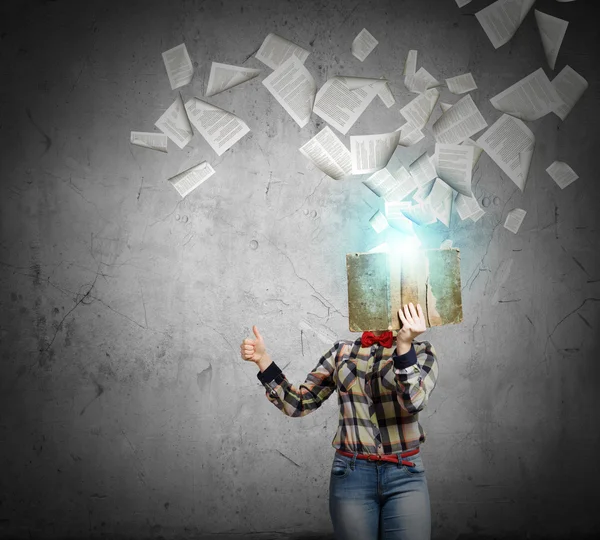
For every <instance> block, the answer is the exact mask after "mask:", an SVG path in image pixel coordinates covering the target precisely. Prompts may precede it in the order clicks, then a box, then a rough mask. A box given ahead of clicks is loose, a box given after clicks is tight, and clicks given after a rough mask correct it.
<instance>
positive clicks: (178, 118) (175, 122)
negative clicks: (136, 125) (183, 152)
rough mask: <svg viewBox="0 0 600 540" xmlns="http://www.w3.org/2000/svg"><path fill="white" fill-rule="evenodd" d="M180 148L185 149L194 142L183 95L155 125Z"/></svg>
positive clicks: (178, 96) (177, 98)
mask: <svg viewBox="0 0 600 540" xmlns="http://www.w3.org/2000/svg"><path fill="white" fill-rule="evenodd" d="M154 125H155V126H156V127H157V128H158V129H160V130H161V131H162V132H163V133H164V134H165V135H166V136H167V137H169V139H171V140H172V141H173V142H174V143H175V144H176V145H177V146H179V148H184V147H185V145H186V144H187V143H189V142H190V141H191V140H192V137H193V136H194V131H193V130H192V125H191V124H190V120H189V118H188V116H187V112H186V110H185V105H184V104H183V98H182V97H181V94H178V95H177V97H176V98H175V101H174V102H173V103H172V104H171V106H170V107H169V108H168V109H167V110H166V111H165V112H164V113H163V114H162V116H161V117H160V118H159V119H158V120H157V121H156V123H155V124H154Z"/></svg>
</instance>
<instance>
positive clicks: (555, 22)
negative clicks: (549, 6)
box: [534, 9, 569, 69]
mask: <svg viewBox="0 0 600 540" xmlns="http://www.w3.org/2000/svg"><path fill="white" fill-rule="evenodd" d="M534 13H535V20H536V22H537V26H538V30H539V31H540V37H541V38H542V46H543V47H544V54H545V55H546V60H547V62H548V65H549V66H550V69H554V65H555V64H556V57H557V56H558V51H559V49H560V46H561V44H562V42H563V39H564V37H565V32H566V31H567V26H569V23H568V21H564V20H563V19H559V18H557V17H552V16H551V15H547V14H546V13H542V12H541V11H538V10H537V9H536V10H534Z"/></svg>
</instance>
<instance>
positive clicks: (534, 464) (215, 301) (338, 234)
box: [0, 0, 600, 539]
mask: <svg viewBox="0 0 600 540" xmlns="http://www.w3.org/2000/svg"><path fill="white" fill-rule="evenodd" d="M489 3H490V2H489V1H487V0H486V1H482V0H474V1H473V2H472V4H470V5H469V6H467V7H465V8H463V9H462V10H461V9H459V8H458V7H457V6H456V4H455V2H454V1H453V0H439V1H434V0H411V1H408V0H406V1H394V2H391V1H390V2H383V1H381V2H369V3H363V2H342V1H341V0H329V1H327V2H325V1H323V2H308V1H305V2H286V1H281V2H267V1H257V2H254V3H251V2H239V1H231V0H228V1H227V2H215V1H205V2H195V1H182V2H164V1H157V0H152V1H150V0H144V1H128V2H116V1H112V2H107V1H103V2H100V1H98V0H93V1H87V2H75V1H60V0H58V1H37V2H33V1H23V2H16V1H4V2H2V7H1V8H0V21H1V22H0V28H1V30H0V34H1V40H0V43H1V55H2V60H1V69H2V79H1V80H2V83H1V90H0V91H1V97H0V114H1V128H2V129H1V130H0V137H1V139H0V148H1V164H0V174H1V176H0V179H1V190H0V200H1V207H0V209H1V216H2V221H1V226H2V229H1V239H0V241H1V243H0V287H1V288H0V324H1V326H0V339H1V354H2V356H1V369H0V415H1V422H0V457H1V461H0V463H1V464H2V473H1V474H0V537H7V538H12V537H22V538H66V537H73V538H75V537H115V538H121V537H132V538H142V537H144V538H146V537H155V538H161V537H162V538H186V537H192V536H193V537H195V538H219V539H229V538H239V537H240V535H242V536H244V535H245V536H244V537H248V538H257V539H258V538H260V539H271V538H277V539H281V538H288V537H294V538H296V537H298V538H300V537H311V535H315V536H316V537H319V538H326V537H328V535H331V525H330V521H329V514H328V508H327V490H328V481H329V469H330V465H331V461H332V457H333V448H332V447H331V439H332V438H333V435H334V432H335V429H336V425H337V409H336V397H333V398H332V399H330V400H329V401H327V402H326V403H325V404H324V405H323V406H322V408H321V409H319V410H318V411H316V412H315V413H313V414H311V415H309V416H308V417H305V418H302V419H291V418H287V417H285V416H284V415H283V414H281V413H280V412H279V411H278V410H277V409H276V408H275V407H274V406H273V405H271V404H270V403H269V402H268V401H267V399H266V397H265V395H264V389H263V387H262V386H260V384H259V382H258V380H257V379H256V367H255V366H254V365H253V364H251V363H247V362H244V361H243V360H242V359H241V358H240V355H239V344H240V343H241V341H242V340H243V339H244V338H246V337H249V338H252V337H253V334H252V330H251V329H252V325H253V324H256V325H257V326H258V328H259V330H261V332H262V334H263V336H264V338H265V340H266V344H267V347H268V350H269V352H270V354H271V356H272V357H273V358H274V360H275V361H276V362H277V363H278V364H279V365H280V366H281V367H282V368H283V369H284V372H285V374H286V375H287V377H288V378H289V379H290V380H292V381H293V382H295V383H299V382H301V381H303V380H304V377H305V375H306V374H307V373H308V371H310V370H311V369H312V368H313V367H314V365H315V363H316V361H317V360H318V358H319V356H320V355H321V354H322V353H323V352H324V351H326V350H327V349H328V348H329V347H330V346H331V344H332V343H333V340H335V339H338V338H355V337H358V335H357V334H353V333H350V332H349V331H348V312H347V289H346V272H345V254H346V253H348V252H353V251H359V252H360V251H367V250H369V249H371V248H373V247H374V246H376V245H377V244H379V243H380V242H381V241H382V235H378V234H377V233H375V231H374V230H373V229H372V228H371V227H370V225H369V223H368V220H369V218H370V217H371V216H372V215H373V214H374V213H375V211H376V210H377V209H381V210H383V205H382V201H381V200H380V199H379V198H378V197H377V196H375V195H374V194H373V193H372V192H371V191H370V190H369V189H367V188H366V187H365V186H364V185H363V184H362V183H361V178H356V177H355V178H351V179H349V180H345V181H334V180H332V179H330V178H329V177H326V176H325V175H324V174H322V173H321V172H320V171H319V170H317V169H315V168H314V167H313V166H312V165H311V164H310V163H309V162H308V160H306V159H305V158H304V157H302V155H301V154H300V153H299V151H298V148H299V147H300V146H301V145H302V144H304V143H305V142H306V141H308V140H309V139H310V138H311V137H312V136H313V135H315V134H316V133H317V132H318V131H319V130H320V129H322V127H324V125H325V124H324V122H322V121H321V120H320V119H319V118H318V117H317V116H316V115H313V117H312V119H311V122H310V124H309V125H307V126H306V127H305V128H303V129H300V128H299V127H298V126H297V125H296V123H295V122H294V121H293V120H292V119H291V118H290V117H289V116H288V115H287V114H286V113H285V111H284V110H283V108H282V107H281V106H280V105H279V104H278V103H277V102H276V101H275V100H274V98H273V97H272V96H271V95H270V94H269V93H268V92H267V91H266V89H265V88H264V87H263V85H262V84H261V80H262V79H263V78H264V77H266V76H267V75H268V74H269V73H270V72H271V70H270V69H269V68H267V67H266V66H264V65H262V64H261V63H260V62H259V61H258V60H256V59H255V58H254V57H253V53H254V52H255V51H256V49H257V48H258V47H259V46H260V44H261V42H262V40H263V39H264V37H265V36H266V35H267V33H268V32H271V31H274V32H277V33H279V34H281V35H282V36H284V37H286V38H288V39H290V40H293V41H294V42H296V43H298V44H299V45H301V46H304V47H306V48H307V49H309V50H310V51H311V55H310V56H309V58H308V59H307V61H306V66H307V68H308V69H309V70H310V71H311V73H313V75H314V77H315V79H316V81H317V84H318V85H319V86H320V85H322V84H323V83H324V82H325V81H326V79H327V78H328V77H330V76H333V75H337V74H347V75H358V76H377V77H379V76H385V77H388V78H389V80H390V83H391V88H392V91H393V93H394V95H395V97H396V105H395V106H393V107H392V108H391V109H389V110H388V109H386V108H385V107H384V106H383V105H382V103H381V102H380V101H379V100H378V99H377V98H376V99H375V100H374V101H373V103H372V104H371V105H370V106H369V107H368V109H367V111H366V112H365V114H364V115H363V116H362V117H361V119H360V120H359V121H358V122H357V123H356V124H355V126H354V127H353V128H352V129H351V130H350V132H349V133H348V136H345V137H344V136H341V135H340V138H341V139H342V140H343V141H344V142H345V143H346V144H347V145H349V135H352V134H369V133H381V132H388V131H392V130H394V129H396V128H397V127H398V126H399V125H400V124H401V123H403V121H404V120H403V119H402V117H401V116H400V114H399V112H398V110H399V108H400V107H401V106H403V105H405V104H406V103H408V101H410V100H411V99H412V98H413V97H415V95H414V94H409V93H408V92H407V91H406V89H405V88H404V86H403V84H402V68H403V65H404V59H405V57H406V53H407V51H408V50H409V49H417V50H418V51H419V57H418V66H424V67H425V68H426V69H428V70H429V71H430V72H431V73H432V74H433V75H434V76H435V77H436V78H438V79H439V80H442V79H444V78H446V77H450V76H454V75H458V74H460V73H465V72H468V71H471V72H472V73H473V75H474V77H475V80H476V82H477V84H478V86H479V88H478V90H476V91H474V92H472V97H473V98H474V100H475V102H476V103H477V105H478V106H479V108H480V110H481V112H482V114H483V115H484V117H485V118H486V120H487V122H488V124H489V125H491V124H492V123H493V122H494V121H495V120H496V119H497V118H499V117H500V113H499V112H498V111H496V110H495V109H493V108H492V107H491V104H490V102H489V98H490V97H492V96H494V95H495V94H496V93H498V92H500V91H501V90H503V89H505V88H506V87H508V86H509V85H511V84H513V83H514V82H516V81H517V80H519V79H521V78H522V77H524V76H526V75H528V74H529V73H531V72H532V71H534V70H535V69H537V68H539V67H541V66H543V67H544V69H545V71H546V73H547V74H548V75H549V77H550V78H551V79H552V78H553V77H554V76H555V75H556V74H557V73H558V72H559V71H560V70H561V69H562V68H563V66H564V65H566V64H569V65H570V66H571V67H573V68H574V69H575V70H576V71H577V72H579V73H580V74H582V75H583V76H584V77H585V78H586V79H587V80H588V82H589V83H590V87H589V89H588V90H587V92H586V93H585V94H584V96H583V97H582V99H581V100H580V102H579V103H578V104H577V105H576V107H575V109H574V110H573V111H572V113H571V114H570V115H569V116H568V118H567V119H566V121H564V122H561V121H560V120H559V119H558V117H556V116H555V115H553V114H549V115H548V116H546V117H544V118H542V119H540V120H538V121H536V122H530V123H529V124H528V125H529V127H530V128H531V129H532V130H533V131H534V133H535V135H536V138H537V142H536V149H535V154H534V160H533V165H532V169H531V172H530V176H529V179H528V181H527V185H526V187H525V190H524V192H523V193H521V192H520V191H519V190H518V189H517V188H516V186H515V185H514V184H513V183H512V182H511V181H510V180H509V179H508V178H507V177H506V176H505V175H504V174H503V173H501V172H500V170H499V168H498V167H497V166H496V165H495V164H494V163H493V162H492V161H491V160H490V158H489V157H488V156H486V155H485V154H484V155H483V156H482V157H481V160H480V162H479V164H478V166H477V168H476V171H475V173H474V179H473V185H474V194H475V196H476V197H477V198H478V200H479V201H480V204H486V203H488V202H489V206H487V207H485V210H486V214H485V215H484V216H483V217H482V218H481V220H480V221H479V222H478V223H476V224H474V223H471V222H470V220H467V221H465V222H461V221H460V219H459V218H458V215H457V214H456V212H455V211H454V212H453V216H452V221H451V226H450V229H449V230H448V229H446V228H445V227H444V226H443V225H441V224H440V223H438V224H437V225H433V226H430V227H427V228H423V229H422V230H419V233H418V234H419V236H420V237H421V239H422V240H423V245H424V246H425V247H437V246H439V243H440V242H441V241H443V240H444V239H446V238H450V239H452V240H453V241H454V245H455V246H456V247H459V248H460V249H461V259H462V283H463V304H464V321H463V322H462V323H461V324H459V325H456V326H447V327H442V328H435V329H431V330H428V331H427V333H426V334H424V336H423V337H424V338H426V339H428V340H429V341H431V342H432V343H433V344H434V346H435V347H436V350H437V352H438V355H439V359H440V364H441V366H440V379H439V384H438V386H437V388H436V390H435V392H434V394H433V395H432V397H431V400H430V402H429V405H428V407H427V409H426V410H425V411H424V412H423V413H422V415H421V420H422V423H423V425H424V427H425V429H426V431H427V434H428V440H427V443H426V444H425V445H424V447H423V456H424V462H425V464H426V467H427V469H428V479H429V486H430V493H431V500H432V510H433V531H434V538H436V539H438V538H439V539H455V538H461V539H466V538H504V537H510V538H517V537H520V538H584V537H585V536H586V535H590V537H591V535H592V534H593V533H599V532H600V525H599V521H598V511H597V509H598V507H599V506H598V505H599V503H600V498H599V495H598V493H599V492H598V489H597V483H598V481H599V480H600V472H599V466H598V460H597V456H598V451H599V449H600V445H599V436H598V425H599V413H598V410H599V409H598V405H597V400H598V398H597V394H596V391H597V389H598V382H599V374H600V367H599V365H600V364H599V363H598V343H597V329H598V302H599V301H600V289H599V287H600V264H599V262H600V261H599V256H598V252H597V249H596V248H597V228H598V225H599V218H598V193H599V189H598V186H597V183H596V181H597V173H596V171H597V167H596V164H597V159H598V155H597V151H598V148H599V146H598V142H599V141H598V135H597V129H596V127H597V126H596V122H597V121H598V68H597V66H598V52H597V51H598V50H599V49H598V48H596V47H597V45H598V31H597V29H596V21H595V20H594V18H593V17H592V10H591V6H590V4H591V2H584V1H577V2H574V3H566V4H560V3H557V2H554V1H550V0H546V1H542V0H539V1H538V2H537V3H536V6H535V7H537V8H538V9H540V10H542V11H544V12H546V13H549V14H552V15H556V16H558V17H561V18H564V19H567V20H569V21H570V26H569V29H568V30H567V34H566V37H565V41H564V43H563V45H562V49H561V51H560V54H559V57H558V61H557V65H556V69H555V70H554V71H553V72H552V71H551V70H549V69H548V67H547V65H546V62H545V58H544V55H543V51H542V46H541V42H540V38H539V35H538V30H537V27H536V23H535V19H534V16H533V10H532V11H531V12H530V13H529V15H528V16H527V18H526V19H525V21H524V23H523V24H522V26H521V28H520V29H519V31H518V32H517V34H516V35H515V37H514V38H513V39H512V40H511V41H510V42H509V43H508V44H507V45H505V46H503V47H502V48H500V49H498V50H494V49H493V47H492V46H491V44H490V42H489V40H488V38H487V37H486V35H485V34H484V32H483V30H482V28H481V26H480V25H479V23H478V22H477V20H476V19H475V17H474V16H473V13H474V12H476V11H478V10H479V9H480V8H482V7H484V6H485V5H488V4H489ZM363 27H366V28H367V29H368V30H369V31H370V32H371V33H372V34H373V35H374V36H375V38H376V39H377V40H378V41H379V45H378V47H377V48H376V49H375V50H374V52H373V53H371V55H370V56H369V57H368V58H367V60H366V61H365V62H363V63H361V62H359V61H358V60H357V59H355V58H354V57H353V56H352V55H351V53H350V46H351V42H352V40H353V38H354V37H355V36H356V34H358V32H359V31H360V30H361V29H362V28H363ZM181 42H185V43H186V45H187V48H188V51H189V53H190V56H191V58H192V60H193V61H194V62H196V63H197V67H196V71H195V76H194V79H193V81H192V83H191V84H190V85H188V86H185V87H183V88H182V89H181V91H182V94H183V96H184V99H185V98H189V97H191V96H198V97H202V95H203V93H204V89H205V84H206V82H207V78H208V72H209V69H210V62H211V61H218V62H224V63H231V64H237V65H242V64H243V65H244V66H246V67H257V68H261V69H263V72H262V74H261V76H260V77H259V78H256V79H254V80H253V81H251V82H248V83H246V84H244V85H242V86H239V87H237V88H235V89H233V90H230V91H227V92H225V93H223V94H220V95H217V96H215V97H214V98H209V101H211V102H212V103H215V104H217V105H219V106H220V107H223V108H225V109H227V110H230V111H232V112H234V113H236V114H238V115H239V116H241V117H242V118H243V119H244V120H245V121H246V122H247V123H248V125H249V126H250V128H251V132H250V133H249V134H248V135H246V136H245V137H244V138H243V139H242V140H241V141H240V142H238V143H237V144H236V145H235V146H234V147H233V148H232V149H231V150H229V151H227V152H226V153H225V154H224V155H223V156H221V157H217V156H216V154H215V153H214V152H213V151H212V150H211V149H210V147H209V146H208V144H207V143H206V142H205V141H204V140H203V139H202V138H201V136H200V135H198V134H196V135H195V137H194V139H193V140H192V142H191V143H190V144H189V145H188V146H187V147H186V148H185V149H184V150H179V149H178V148H177V147H176V146H175V145H174V144H172V143H169V153H168V154H161V153H158V152H153V151H150V150H145V149H141V148H137V147H133V146H130V144H129V133H130V131H131V130H139V131H154V129H155V128H154V127H153V125H154V122H155V121H156V120H157V119H158V117H159V116H160V115H161V114H162V112H163V111H164V110H165V109H166V108H167V107H168V106H169V105H170V104H171V103H172V102H173V100H174V99H175V96H176V91H173V90H171V88H170V85H169V82H168V79H167V75H166V72H165V68H164V65H163V61H162V58H161V53H162V52H163V51H165V50H167V49H169V48H171V47H174V46H176V45H178V44H179V43H181ZM441 100H442V101H449V102H452V103H453V102H456V101H457V100H458V97H457V96H453V95H451V94H449V93H448V91H447V89H444V90H443V91H442V96H441ZM439 114H440V110H439V107H436V110H435V112H434V116H433V120H435V118H437V116H439ZM430 125H431V124H429V126H430ZM338 135H339V133H338ZM424 150H429V152H430V153H432V152H433V139H432V138H431V136H430V135H429V136H428V138H427V140H426V141H423V142H422V143H419V144H418V145H417V146H416V147H414V148H411V150H410V151H409V152H408V153H409V154H411V156H412V155H414V157H416V156H418V155H419V154H420V153H421V152H422V151H424ZM555 159H559V160H563V161H566V162H567V163H569V164H570V165H571V166H572V167H573V168H574V169H575V171H576V172H577V173H578V174H579V176H580V178H579V180H577V181H576V182H575V183H574V184H572V185H570V186H569V187H567V188H566V189H565V190H561V189H560V188H558V186H557V185H556V184H555V183H554V182H553V181H552V179H551V178H550V177H549V176H548V175H547V174H546V172H545V169H546V167H548V166H549V165H550V164H551V163H552V162H553V161H554V160H555ZM203 160H207V161H209V162H210V163H211V164H212V165H213V166H214V167H215V169H216V171H217V174H215V175H214V176H213V177H212V178H210V179H209V180H208V181H206V183H205V184H203V185H202V186H201V187H200V188H198V189H197V190H196V191H195V192H193V193H192V194H191V195H189V196H188V197H187V198H186V199H185V200H181V199H180V197H179V195H178V194H177V193H176V191H175V190H174V189H173V188H172V187H171V186H170V185H169V184H168V182H167V181H166V180H167V178H169V177H171V176H173V175H174V174H176V173H177V172H179V171H182V170H184V169H186V168H188V167H190V166H192V165H195V164H196V163H198V162H200V161H203ZM484 197H487V198H488V199H489V201H488V199H486V200H485V201H484ZM496 197H497V199H495V198H496ZM494 200H495V202H494ZM515 207H520V208H523V209H525V210H527V216H526V218H525V221H524V222H523V225H522V226H521V230H520V231H519V232H518V234H516V235H514V234H512V233H511V232H509V231H508V230H506V229H505V228H504V227H503V223H504V219H505V217H506V215H507V213H508V212H509V211H510V210H511V209H512V208H515ZM253 240H255V241H256V242H258V248H257V249H255V250H253V249H251V247H250V243H251V241H253Z"/></svg>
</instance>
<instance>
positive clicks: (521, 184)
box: [477, 114, 535, 191]
mask: <svg viewBox="0 0 600 540" xmlns="http://www.w3.org/2000/svg"><path fill="white" fill-rule="evenodd" d="M477 145H478V146H479V147H480V148H483V150H485V152H486V154H487V155H488V156H490V158H492V160H493V161H494V162H495V163H496V165H498V167H500V169H502V171H503V172H504V174H506V175H507V176H508V177H509V178H510V179H511V180H512V181H513V182H514V183H515V184H516V185H517V187H518V188H519V189H520V190H521V191H523V189H524V188H525V182H526V181H527V174H528V172H529V167H528V164H531V156H532V155H533V149H534V146H535V137H534V135H533V133H532V131H531V130H530V129H529V128H528V127H527V126H526V125H525V123H524V122H522V121H521V120H519V119H518V118H514V117H512V116H510V115H508V114H503V115H502V116H501V117H500V118H498V120H496V122H494V124H493V125H491V126H490V128H489V129H488V130H487V131H486V132H485V133H484V134H483V135H481V137H479V139H477Z"/></svg>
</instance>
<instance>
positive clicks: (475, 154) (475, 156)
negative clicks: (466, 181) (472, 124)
mask: <svg viewBox="0 0 600 540" xmlns="http://www.w3.org/2000/svg"><path fill="white" fill-rule="evenodd" d="M460 144H462V145H464V146H472V147H473V167H471V168H472V169H474V168H475V165H477V162H478V161H479V158H480V157H481V154H482V153H483V149H482V148H479V146H478V145H477V143H476V142H475V141H474V140H473V139H465V140H464V141H463V142H461V143H460Z"/></svg>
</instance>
